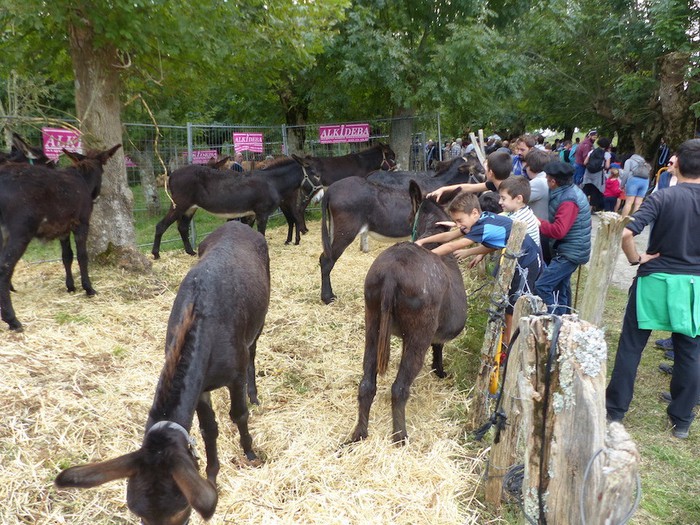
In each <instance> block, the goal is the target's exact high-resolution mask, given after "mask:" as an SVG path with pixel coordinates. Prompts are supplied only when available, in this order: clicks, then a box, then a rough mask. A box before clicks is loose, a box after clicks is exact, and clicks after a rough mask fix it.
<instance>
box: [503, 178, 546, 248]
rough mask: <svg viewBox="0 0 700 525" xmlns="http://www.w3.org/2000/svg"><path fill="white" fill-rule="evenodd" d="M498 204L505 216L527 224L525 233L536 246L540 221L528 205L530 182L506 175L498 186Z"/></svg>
mask: <svg viewBox="0 0 700 525" xmlns="http://www.w3.org/2000/svg"><path fill="white" fill-rule="evenodd" d="M498 194H499V195H500V201H499V202H500V204H501V208H503V211H504V212H506V217H510V218H511V219H512V220H514V221H522V222H524V223H525V224H527V234H528V235H529V236H530V238H531V239H532V240H533V241H534V242H535V244H536V245H537V246H541V243H540V221H539V220H538V219H537V217H535V214H534V212H533V211H532V209H531V208H530V206H528V202H530V183H529V182H528V180H527V178H523V177H508V178H507V179H506V180H504V181H503V182H501V185H500V186H499V187H498Z"/></svg>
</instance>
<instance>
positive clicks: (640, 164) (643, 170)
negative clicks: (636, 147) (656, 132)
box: [632, 155, 651, 179]
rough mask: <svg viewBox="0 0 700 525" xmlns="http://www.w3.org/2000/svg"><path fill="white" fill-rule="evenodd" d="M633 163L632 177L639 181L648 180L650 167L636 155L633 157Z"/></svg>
mask: <svg viewBox="0 0 700 525" xmlns="http://www.w3.org/2000/svg"><path fill="white" fill-rule="evenodd" d="M634 161H635V162H636V164H635V166H634V168H632V176H633V177H639V178H640V179H648V178H649V174H650V173H651V165H650V164H649V163H648V162H647V161H646V160H644V158H642V157H641V156H638V155H635V158H634Z"/></svg>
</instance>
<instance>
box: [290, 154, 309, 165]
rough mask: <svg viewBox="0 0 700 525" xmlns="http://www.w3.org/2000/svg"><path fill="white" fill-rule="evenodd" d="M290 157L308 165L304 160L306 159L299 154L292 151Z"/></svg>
mask: <svg viewBox="0 0 700 525" xmlns="http://www.w3.org/2000/svg"><path fill="white" fill-rule="evenodd" d="M292 158H293V159H294V160H296V161H297V162H298V163H299V164H301V165H302V166H304V167H306V166H308V165H309V164H308V162H306V159H303V158H301V157H300V156H299V155H297V154H295V153H292Z"/></svg>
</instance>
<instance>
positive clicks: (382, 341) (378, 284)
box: [350, 182, 467, 444]
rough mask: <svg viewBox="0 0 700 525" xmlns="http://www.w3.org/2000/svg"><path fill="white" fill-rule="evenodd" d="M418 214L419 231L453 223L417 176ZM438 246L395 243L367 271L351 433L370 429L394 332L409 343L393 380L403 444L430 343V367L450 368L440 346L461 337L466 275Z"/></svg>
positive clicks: (398, 438)
mask: <svg viewBox="0 0 700 525" xmlns="http://www.w3.org/2000/svg"><path fill="white" fill-rule="evenodd" d="M409 191H410V195H411V205H412V210H413V213H412V214H413V216H414V224H415V226H414V239H418V238H421V237H427V236H428V235H433V234H435V233H440V232H444V231H447V229H448V227H447V226H441V225H437V224H436V222H437V221H444V220H449V217H448V216H447V214H446V213H445V212H444V211H443V210H442V208H441V207H440V206H439V205H438V204H437V203H435V202H434V201H431V200H422V195H421V190H420V188H419V186H418V184H416V183H415V182H412V183H411V186H410V190H409ZM433 247H434V246H429V245H426V246H425V247H421V246H418V245H416V244H413V243H410V242H403V243H400V244H395V245H394V246H392V247H390V248H388V249H386V250H384V251H383V252H382V253H380V254H379V256H378V257H377V258H376V259H375V261H374V263H373V264H372V266H371V267H370V269H369V271H368V272H367V277H366V278H365V355H364V359H363V363H362V367H363V376H362V381H361V382H360V387H359V391H358V402H359V414H358V419H357V425H356V426H355V429H354V431H353V433H352V436H351V438H350V441H359V440H361V439H365V438H366V437H367V424H368V421H369V411H370V407H371V406H372V401H373V400H374V396H375V394H376V392H377V373H379V374H384V373H385V372H386V370H387V366H388V363H389V349H390V346H391V345H390V339H391V335H392V334H393V335H396V336H398V337H401V339H402V340H403V349H402V352H401V363H400V365H399V372H398V374H397V375H396V380H395V381H394V384H393V385H392V387H391V414H392V421H393V434H392V439H393V441H394V442H395V443H397V444H404V443H405V442H406V440H407V438H408V434H407V432H406V402H407V401H408V397H409V393H410V389H411V384H413V381H414V380H415V378H416V376H417V375H418V372H419V371H420V369H421V367H422V366H423V362H424V360H425V354H426V352H427V351H428V347H429V346H431V345H432V348H433V365H432V369H433V371H434V372H435V375H437V376H438V377H440V378H444V377H445V376H446V374H445V371H444V368H443V363H442V347H443V344H444V343H446V342H447V341H450V340H452V339H454V338H455V337H457V335H459V333H460V332H461V331H462V329H463V328H464V324H465V321H466V317H467V295H466V293H465V291H464V281H463V280H462V274H461V273H460V270H459V267H458V266H457V260H456V259H455V258H454V256H453V255H452V254H449V255H444V256H438V255H435V254H434V253H432V252H431V251H430V248H433Z"/></svg>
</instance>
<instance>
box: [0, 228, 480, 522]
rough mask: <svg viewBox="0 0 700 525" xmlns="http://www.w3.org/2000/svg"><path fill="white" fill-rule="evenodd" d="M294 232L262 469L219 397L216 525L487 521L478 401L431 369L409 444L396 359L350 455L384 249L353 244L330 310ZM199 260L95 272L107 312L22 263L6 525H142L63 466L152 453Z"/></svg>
mask: <svg viewBox="0 0 700 525" xmlns="http://www.w3.org/2000/svg"><path fill="white" fill-rule="evenodd" d="M285 233H286V229H276V230H272V231H269V232H268V235H267V237H268V242H269V244H270V253H271V261H272V280H273V286H272V300H271V305H270V311H269V313H268V316H267V322H266V326H265V330H264V332H263V335H262V337H261V339H260V341H259V344H258V358H257V365H258V372H259V377H258V390H259V394H260V399H261V405H260V406H258V407H253V408H252V414H251V419H250V423H251V433H252V435H253V440H254V447H255V449H256V451H258V452H259V454H260V455H261V457H262V458H263V459H264V464H263V465H262V466H261V467H259V468H251V467H247V466H244V465H243V461H241V459H242V457H243V455H242V451H241V448H240V445H239V444H238V440H237V435H236V431H235V426H234V425H233V424H232V423H231V421H230V420H229V418H228V415H227V411H228V402H227V398H226V397H225V395H224V392H223V391H219V392H216V393H215V395H214V405H215V409H216V411H217V418H218V421H219V424H220V429H221V434H220V437H219V451H220V456H221V460H222V468H221V472H220V474H219V478H218V484H219V487H218V488H219V494H220V499H219V504H218V507H217V511H216V514H215V515H214V517H213V518H212V520H211V521H210V523H214V524H219V523H233V522H238V523H303V524H307V523H319V524H355V523H358V524H359V523H362V524H385V523H397V524H400V523H407V524H408V523H412V524H413V523H431V524H442V523H444V524H455V523H461V524H465V523H484V522H485V521H486V518H485V517H484V516H483V515H482V509H481V506H480V504H479V503H478V502H477V501H476V500H475V491H476V489H477V486H478V483H479V471H480V469H481V466H482V463H483V458H482V457H469V455H468V453H467V452H465V449H464V448H463V447H462V446H461V445H460V440H461V439H462V437H463V436H462V433H463V430H462V428H461V425H460V422H459V421H458V420H457V419H455V416H454V414H456V413H458V412H460V411H463V410H464V408H465V406H466V404H467V394H466V393H464V392H458V391H457V389H456V388H455V386H454V383H453V382H452V381H451V380H450V379H447V380H445V381H440V380H438V379H436V378H435V377H434V376H433V375H432V374H430V373H429V369H428V366H426V367H425V368H424V369H423V372H422V373H421V375H420V376H419V377H418V378H417V380H416V382H415V383H414V387H413V390H412V397H411V399H410V401H409V404H408V408H407V424H408V430H409V436H410V443H409V444H408V445H407V446H406V447H403V448H397V447H395V446H393V445H391V443H390V438H389V434H390V428H391V417H390V406H389V405H390V396H391V394H390V386H391V382H392V381H393V378H394V376H395V371H396V368H395V367H396V362H397V361H398V351H396V349H397V347H396V346H395V347H394V352H393V356H392V367H391V369H390V370H389V373H388V374H387V376H385V377H383V378H380V382H379V389H378V394H377V398H376V400H375V404H374V406H373V410H372V414H371V419H370V427H369V431H370V437H369V439H368V440H367V441H365V442H363V443H360V444H357V445H353V446H350V447H341V444H342V443H343V442H344V441H345V440H346V439H347V438H348V436H349V434H350V432H351V430H352V428H353V426H354V423H355V417H356V411H357V401H356V392H357V384H358V381H359V378H360V375H361V362H362V353H363V345H364V333H363V332H364V327H363V325H364V317H363V309H364V308H363V302H362V283H363V280H364V275H365V273H366V271H367V269H368V267H369V265H370V264H371V262H372V260H373V259H374V257H375V256H376V255H377V253H379V252H380V251H381V250H382V249H384V248H386V245H379V244H377V243H373V251H372V253H370V254H361V253H360V252H359V250H358V248H357V245H355V246H352V247H351V248H350V249H349V250H348V252H347V253H346V254H345V255H344V256H343V257H342V258H341V259H340V261H339V262H338V264H337V266H336V268H335V270H334V272H333V280H334V288H335V291H336V293H337V295H338V301H337V302H336V303H334V304H333V305H331V306H325V305H323V304H321V303H320V299H319V294H320V278H319V270H318V254H319V252H320V248H319V247H320V239H319V237H320V236H319V234H318V231H312V233H310V234H308V235H307V236H306V237H305V238H304V239H303V240H302V244H301V245H300V246H296V247H295V246H284V245H283V236H284V234H285ZM193 263H194V259H193V258H191V257H189V256H187V255H184V254H183V253H182V252H181V251H179V250H178V251H177V252H170V253H164V254H163V258H162V259H161V260H160V261H157V262H156V263H155V264H154V270H153V273H152V274H150V275H147V276H134V275H129V274H125V273H119V272H115V271H113V270H108V269H104V268H94V269H93V271H92V276H93V284H94V286H95V289H96V290H97V291H98V295H97V296H96V297H95V298H93V299H88V298H87V297H85V295H83V294H77V295H68V294H66V293H65V291H64V288H63V284H62V281H63V277H62V272H63V270H62V267H61V265H60V263H47V264H42V265H28V264H25V263H21V264H20V265H19V266H18V268H17V270H16V272H15V277H14V284H15V287H16V288H17V289H18V290H19V292H18V293H17V294H13V300H14V305H15V309H16V311H17V314H18V317H19V319H20V320H21V321H22V323H23V324H24V327H25V332H24V333H23V334H14V333H10V332H8V331H7V329H6V326H3V327H2V328H0V330H2V331H1V332H0V341H1V343H0V360H2V363H3V367H2V371H1V372H0V374H1V376H0V410H1V411H2V414H3V416H2V418H3V425H2V426H1V427H0V447H1V450H2V464H1V465H0V479H2V481H3V482H2V484H1V485H0V522H1V523H37V524H55V523H81V524H107V523H109V524H114V523H137V520H136V519H135V517H134V516H133V515H132V514H130V513H129V511H128V509H127V508H126V503H125V482H123V481H121V482H112V483H108V484H107V485H105V486H103V487H100V488H97V489H90V490H78V489H64V490H57V489H56V488H55V487H54V486H53V484H52V483H53V479H54V477H55V476H56V474H57V473H58V472H59V470H60V469H62V468H65V467H67V466H71V465H75V464H78V463H83V462H87V461H96V460H104V459H109V458H112V457H115V456H117V455H120V454H124V453H127V452H130V451H132V450H135V449H136V448H137V447H138V446H139V444H140V441H141V437H142V433H143V425H144V424H145V421H146V416H147V413H148V409H149V407H150V405H151V401H152V397H153V393H154V389H155V385H156V381H157V378H158V374H159V372H160V368H161V366H162V362H163V358H162V355H163V341H164V335H165V328H166V323H167V318H168V315H169V311H170V307H171V305H172V301H173V299H174V297H175V293H176V290H177V285H178V283H179V282H180V280H181V279H182V277H183V276H184V275H185V273H186V272H187V271H188V269H189V268H190V267H191V265H192V264H193ZM3 324H4V323H3ZM449 351H450V350H449V349H448V352H449ZM460 407H461V410H460ZM193 433H194V435H195V436H196V437H199V434H198V432H197V431H194V432H193ZM200 441H201V440H200ZM199 448H200V452H203V450H201V449H202V448H203V447H202V446H201V443H200V445H199ZM192 522H193V523H201V522H202V520H201V519H199V517H198V516H197V517H195V518H193V520H192Z"/></svg>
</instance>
